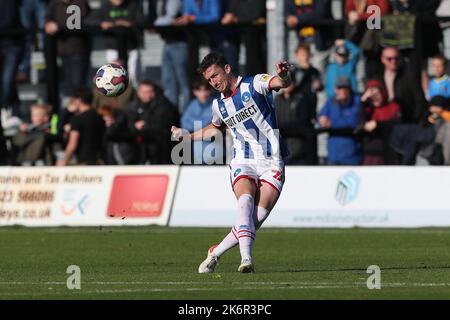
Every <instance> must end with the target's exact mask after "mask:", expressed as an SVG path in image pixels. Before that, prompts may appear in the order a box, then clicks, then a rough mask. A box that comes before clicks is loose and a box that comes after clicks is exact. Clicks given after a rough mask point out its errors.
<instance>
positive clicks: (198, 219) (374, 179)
mask: <svg viewBox="0 0 450 320" xmlns="http://www.w3.org/2000/svg"><path fill="white" fill-rule="evenodd" d="M229 181H230V180H229V172H228V168H227V167H212V168H192V167H189V168H183V169H182V170H181V172H180V178H179V181H178V189H177V194H176V198H175V202H174V207H173V211H172V215H171V219H170V221H169V225H170V226H210V227H226V226H231V225H232V224H233V223H234V221H235V218H236V210H237V204H236V200H235V198H234V195H233V193H232V191H231V187H230V182H229ZM449 196H450V168H447V167H393V166H390V167H384V166H380V167H286V183H285V185H284V189H283V192H282V194H281V196H280V199H279V201H278V203H277V204H276V206H275V208H274V210H273V212H272V213H271V214H270V216H269V218H268V219H267V221H266V222H265V224H264V226H265V227H293V228H297V227H344V228H346V227H381V228H384V227H400V228H403V227H439V226H450V201H449V200H448V199H449Z"/></svg>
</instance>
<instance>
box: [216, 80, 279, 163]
mask: <svg viewBox="0 0 450 320" xmlns="http://www.w3.org/2000/svg"><path fill="white" fill-rule="evenodd" d="M274 77H275V76H270V75H268V74H258V75H256V76H254V77H245V78H242V77H239V78H238V82H237V86H236V90H235V91H234V92H233V94H232V95H231V96H230V97H227V98H226V97H224V95H223V94H222V95H221V98H219V99H215V100H214V101H213V105H212V124H213V125H214V126H216V127H220V126H221V125H222V124H223V123H225V124H226V125H227V127H228V128H230V130H231V134H232V136H233V145H234V150H233V158H234V159H255V160H263V159H264V160H278V161H279V160H282V159H283V158H284V157H286V156H287V148H286V145H285V143H284V142H282V141H281V136H280V134H279V131H278V125H277V120H276V116H275V108H274V105H273V97H272V92H271V89H270V81H271V80H272V79H273V78H274Z"/></svg>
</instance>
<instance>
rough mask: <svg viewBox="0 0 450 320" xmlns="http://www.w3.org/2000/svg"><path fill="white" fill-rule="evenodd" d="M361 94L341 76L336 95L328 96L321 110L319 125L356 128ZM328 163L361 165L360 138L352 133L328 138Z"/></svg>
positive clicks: (329, 127)
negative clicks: (353, 89) (356, 92)
mask: <svg viewBox="0 0 450 320" xmlns="http://www.w3.org/2000/svg"><path fill="white" fill-rule="evenodd" d="M360 100H361V99H360V96H359V95H357V94H355V93H353V92H352V89H351V83H350V80H349V79H348V78H346V77H341V78H339V79H338V80H337V81H336V87H335V95H334V96H333V97H332V98H328V100H327V102H326V103H325V105H324V107H323V108H322V109H321V110H320V111H319V114H318V122H319V127H320V128H324V129H343V128H346V129H356V127H357V126H358V114H359V113H358V110H359V103H360ZM327 148H328V164H330V165H359V164H360V163H361V161H362V148H361V142H360V141H359V138H357V137H355V136H351V135H337V134H336V135H334V134H332V132H331V133H330V136H329V138H328V145H327Z"/></svg>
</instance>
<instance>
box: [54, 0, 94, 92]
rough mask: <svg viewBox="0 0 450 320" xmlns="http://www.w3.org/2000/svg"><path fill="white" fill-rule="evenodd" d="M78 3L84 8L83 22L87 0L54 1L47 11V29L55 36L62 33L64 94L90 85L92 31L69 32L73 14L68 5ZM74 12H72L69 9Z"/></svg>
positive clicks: (59, 35)
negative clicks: (85, 32)
mask: <svg viewBox="0 0 450 320" xmlns="http://www.w3.org/2000/svg"><path fill="white" fill-rule="evenodd" d="M71 5H76V6H78V7H79V8H80V9H81V22H83V21H84V18H85V17H86V16H87V15H88V14H89V11H90V8H89V3H88V1H87V0H50V2H49V4H48V7H47V12H46V14H45V32H46V33H47V34H49V35H55V34H57V33H58V32H60V33H59V34H58V55H59V56H60V57H61V60H62V67H63V73H64V82H63V83H64V90H63V91H64V93H65V94H66V95H69V94H71V93H72V92H73V91H74V90H75V89H76V88H78V87H80V86H84V85H87V83H88V82H87V81H88V72H89V64H90V61H89V57H90V51H91V45H90V38H89V35H88V34H73V33H72V34H67V33H64V32H65V31H68V29H67V19H68V18H69V17H70V16H71V15H72V13H67V8H68V7H69V6H71ZM69 12H70V11H69Z"/></svg>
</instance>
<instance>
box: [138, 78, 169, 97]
mask: <svg viewBox="0 0 450 320" xmlns="http://www.w3.org/2000/svg"><path fill="white" fill-rule="evenodd" d="M139 86H149V87H152V88H153V90H155V92H156V93H157V94H160V93H162V92H163V90H162V89H161V87H160V86H159V85H158V84H157V83H156V82H155V81H152V80H150V79H144V80H141V81H140V82H139Z"/></svg>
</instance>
